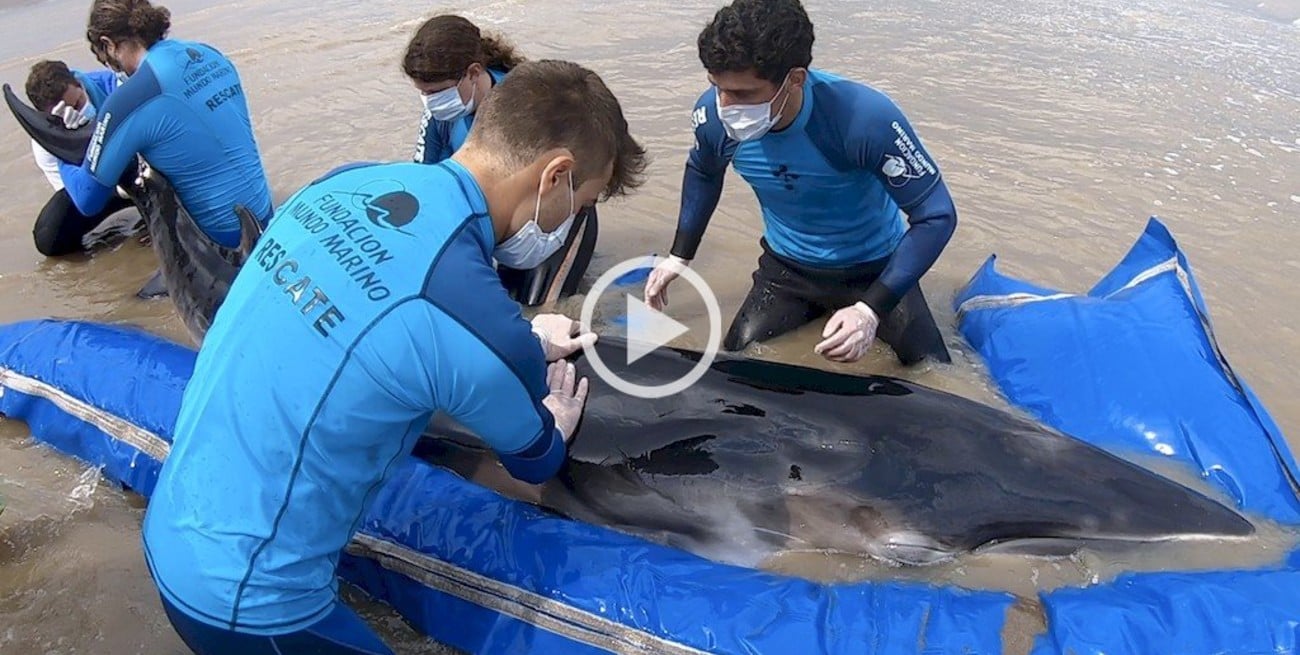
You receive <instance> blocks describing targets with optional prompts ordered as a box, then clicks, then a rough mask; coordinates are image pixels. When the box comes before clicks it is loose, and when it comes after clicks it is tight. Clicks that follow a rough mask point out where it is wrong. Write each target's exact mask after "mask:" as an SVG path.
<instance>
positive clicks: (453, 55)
mask: <svg viewBox="0 0 1300 655" xmlns="http://www.w3.org/2000/svg"><path fill="white" fill-rule="evenodd" d="M523 60H524V58H523V56H522V55H520V54H519V52H518V51H516V50H515V47H514V46H513V45H511V44H510V43H509V42H508V41H506V40H505V39H503V38H502V37H499V36H496V35H493V34H487V33H484V32H483V31H482V30H480V29H479V28H478V26H477V25H475V24H474V23H471V22H470V21H469V20H467V19H465V18H462V17H461V16H456V15H454V14H444V15H441V16H434V17H433V18H430V19H429V20H427V21H425V22H424V24H423V25H421V26H420V29H418V30H416V31H415V35H414V36H412V37H411V42H410V43H408V44H407V46H406V55H405V56H404V57H403V58H402V72H404V73H406V76H407V77H409V78H411V79H413V80H415V81H417V82H426V83H435V82H442V81H445V80H458V79H460V78H461V76H462V75H464V74H465V69H467V68H469V66H470V64H474V63H478V64H482V65H483V67H484V68H499V69H502V70H506V71H508V70H510V69H512V68H514V67H515V66H518V65H519V64H520V62H522V61H523Z"/></svg>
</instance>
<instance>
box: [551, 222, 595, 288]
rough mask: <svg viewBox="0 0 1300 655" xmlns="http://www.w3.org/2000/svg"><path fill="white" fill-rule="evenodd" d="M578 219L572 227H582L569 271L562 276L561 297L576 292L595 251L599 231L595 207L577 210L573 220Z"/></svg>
mask: <svg viewBox="0 0 1300 655" xmlns="http://www.w3.org/2000/svg"><path fill="white" fill-rule="evenodd" d="M579 221H581V223H580V225H575V226H574V227H581V228H582V237H581V240H580V241H579V242H578V246H577V248H578V252H577V253H576V254H574V256H573V261H572V262H571V263H570V264H569V271H568V273H566V274H565V276H564V284H563V286H561V287H560V297H561V298H564V297H567V296H572V295H573V294H575V293H577V292H578V284H579V283H581V282H582V276H584V275H586V274H587V267H588V266H590V265H591V256H592V255H593V254H595V252H596V237H597V236H598V235H599V233H600V226H599V225H597V220H596V208H595V207H589V208H586V209H584V210H583V211H581V212H579V214H578V218H577V219H575V221H574V222H575V223H576V222H579Z"/></svg>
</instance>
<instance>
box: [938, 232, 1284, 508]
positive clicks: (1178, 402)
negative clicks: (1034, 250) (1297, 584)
mask: <svg viewBox="0 0 1300 655" xmlns="http://www.w3.org/2000/svg"><path fill="white" fill-rule="evenodd" d="M995 262H996V257H990V258H989V259H988V260H987V261H986V262H985V263H984V265H983V267H981V268H980V269H979V271H978V272H976V274H975V275H974V277H973V278H972V279H971V281H970V283H969V284H968V285H967V287H966V288H965V289H964V290H962V292H961V293H960V294H958V296H957V298H956V301H955V304H956V307H957V312H958V322H959V326H960V330H961V333H962V335H963V336H964V337H965V338H966V340H967V341H968V342H970V344H971V345H973V346H974V347H975V349H976V350H977V351H979V353H980V355H981V356H982V357H983V359H984V360H985V362H987V364H988V368H989V372H990V374H991V375H992V377H993V380H994V381H995V382H996V383H997V385H998V387H999V388H1000V389H1001V390H1002V393H1004V394H1005V395H1006V397H1007V398H1008V399H1010V401H1011V402H1012V403H1014V404H1016V405H1017V406H1019V407H1022V408H1024V409H1025V410H1027V411H1028V412H1029V413H1030V414H1032V415H1033V416H1035V417H1036V418H1038V419H1039V420H1041V421H1043V422H1044V423H1046V424H1048V425H1051V426H1052V427H1055V428H1057V429H1059V430H1061V431H1063V432H1065V433H1066V434H1070V435H1072V436H1075V437H1077V438H1079V439H1082V440H1084V441H1087V442H1089V443H1092V444H1094V445H1098V446H1101V447H1103V448H1106V449H1108V450H1111V451H1112V452H1114V453H1115V454H1117V455H1120V456H1127V457H1132V456H1133V455H1134V454H1138V453H1140V454H1147V455H1160V456H1164V457H1168V458H1171V459H1175V460H1178V461H1180V462H1182V463H1184V464H1186V465H1187V466H1190V467H1192V468H1193V470H1195V471H1196V472H1198V473H1200V474H1201V475H1202V476H1204V477H1206V478H1208V479H1209V481H1210V482H1211V483H1212V484H1213V485H1214V486H1216V487H1218V488H1219V489H1221V490H1222V491H1223V492H1224V493H1227V494H1228V495H1229V496H1231V497H1232V499H1233V500H1235V501H1236V503H1237V505H1238V507H1240V508H1242V509H1245V510H1246V511H1248V512H1252V513H1256V514H1264V515H1266V516H1268V517H1270V518H1272V519H1274V520H1276V521H1279V522H1282V523H1288V524H1293V525H1294V524H1300V499H1297V496H1296V485H1297V480H1300V472H1298V470H1297V467H1296V463H1295V459H1294V458H1293V457H1292V456H1291V453H1290V451H1289V450H1288V448H1287V446H1286V441H1285V439H1283V437H1282V433H1281V430H1280V429H1278V426H1277V424H1276V423H1274V422H1273V419H1272V418H1271V417H1270V416H1269V414H1268V412H1267V411H1266V410H1265V409H1264V407H1263V406H1262V405H1261V404H1260V402H1259V399H1258V398H1256V397H1255V394H1254V393H1253V392H1252V391H1251V390H1250V387H1249V386H1247V384H1246V382H1245V381H1244V380H1242V379H1241V378H1240V377H1239V376H1237V375H1236V374H1235V373H1234V372H1233V370H1232V368H1231V367H1230V366H1229V365H1228V362H1227V360H1226V359H1224V357H1223V354H1222V353H1221V352H1220V350H1219V348H1218V346H1217V344H1216V343H1215V341H1214V334H1213V331H1212V329H1211V326H1210V318H1209V311H1208V310H1207V309H1206V307H1205V301H1204V299H1203V298H1202V297H1201V293H1200V290H1199V289H1198V287H1197V286H1196V280H1195V278H1194V277H1193V276H1192V271H1191V267H1190V266H1189V265H1188V263H1187V259H1186V257H1185V256H1184V255H1183V253H1182V251H1180V250H1179V249H1178V245H1177V244H1176V243H1175V242H1174V238H1173V236H1171V235H1170V234H1169V231H1168V230H1167V229H1165V226H1164V225H1162V224H1161V223H1160V222H1159V221H1158V220H1156V219H1155V218H1152V219H1151V220H1150V222H1149V223H1148V224H1147V228H1146V231H1145V232H1144V233H1143V235H1142V237H1141V238H1140V239H1138V241H1137V243H1136V244H1135V245H1134V246H1133V249H1132V250H1130V251H1129V253H1128V255H1127V256H1125V257H1124V260H1123V261H1121V262H1120V263H1119V265H1117V266H1116V267H1115V269H1114V270H1112V271H1111V272H1110V274H1108V275H1107V276H1106V277H1105V278H1103V279H1102V280H1101V281H1100V282H1098V283H1097V285H1096V286H1095V287H1093V288H1092V290H1090V291H1089V292H1088V293H1087V294H1084V295H1075V294H1069V293H1064V292H1061V291H1057V290H1055V289H1046V288H1043V287H1040V286H1036V285H1034V284H1032V283H1029V282H1025V281H1022V280H1017V279H1015V278H1011V277H1007V276H1005V275H1002V274H1001V273H999V272H997V271H996V270H995V267H994V264H995Z"/></svg>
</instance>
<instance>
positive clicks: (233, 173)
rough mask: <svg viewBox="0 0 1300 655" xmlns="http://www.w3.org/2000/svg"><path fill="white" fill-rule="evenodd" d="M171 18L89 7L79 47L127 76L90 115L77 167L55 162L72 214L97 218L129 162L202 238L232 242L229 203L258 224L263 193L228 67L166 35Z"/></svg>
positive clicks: (268, 210) (115, 1) (150, 8)
mask: <svg viewBox="0 0 1300 655" xmlns="http://www.w3.org/2000/svg"><path fill="white" fill-rule="evenodd" d="M170 28H171V13H170V12H169V11H168V10H167V8H166V7H161V6H155V5H152V4H150V3H149V2H148V0H95V1H94V3H93V4H92V5H91V9H90V19H89V25H88V27H87V29H86V40H87V41H89V42H90V50H91V52H92V53H94V54H95V57H96V58H97V59H99V61H100V62H101V63H103V64H104V65H106V66H108V67H109V68H112V69H113V70H114V71H118V72H121V73H125V74H126V75H127V76H128V77H127V79H126V81H125V82H123V83H122V84H121V86H119V87H118V88H117V89H116V90H115V91H114V92H113V94H112V95H110V96H109V97H108V100H107V101H106V102H105V103H104V107H103V108H101V109H100V110H99V112H98V116H97V119H96V124H95V129H94V134H93V136H92V138H91V142H90V146H89V148H88V149H87V150H86V158H85V161H84V162H83V163H82V164H81V166H72V165H70V164H67V163H61V164H60V167H59V169H60V175H61V177H62V178H63V182H64V187H65V188H66V189H67V191H68V195H69V196H71V198H72V201H73V203H74V204H75V205H76V207H77V210H78V211H80V212H81V213H82V214H85V215H92V214H95V213H97V212H99V211H100V210H101V209H102V208H103V207H104V206H105V204H106V203H107V202H108V200H109V198H110V197H111V196H112V195H113V189H114V187H115V186H116V185H117V184H118V183H119V180H121V179H123V178H124V177H127V178H129V179H134V177H135V175H134V174H135V168H134V167H133V166H132V164H134V163H135V160H136V155H140V156H141V157H143V158H144V160H145V163H146V165H148V166H149V167H151V168H153V169H155V170H157V171H158V172H159V173H161V174H162V175H164V176H166V177H167V178H168V180H170V182H171V184H172V186H173V187H174V188H175V189H176V194H177V196H178V197H179V199H180V202H181V204H182V205H183V206H184V207H185V209H186V210H187V211H188V212H189V214H190V215H191V216H192V217H193V218H194V221H195V222H196V223H198V226H199V228H200V229H202V230H203V231H204V232H205V233H206V234H207V235H208V236H209V237H211V238H212V239H213V240H214V241H216V242H217V243H220V244H222V245H224V246H227V247H235V246H238V245H239V237H240V234H239V232H240V230H239V219H238V216H237V214H236V213H235V208H236V207H237V206H242V207H244V208H245V209H247V210H248V211H249V212H251V213H252V214H253V215H254V216H255V217H257V218H258V220H260V221H261V222H262V223H266V222H268V221H269V220H270V218H271V214H272V206H271V189H270V184H269V183H268V182H267V178H266V172H265V171H264V170H263V168H262V160H261V155H260V153H259V152H258V147H257V142H256V140H255V139H254V137H253V129H252V124H251V121H250V119H249V116H248V104H247V102H246V101H245V97H244V88H243V85H242V84H241V82H240V78H239V73H238V71H237V70H236V69H235V66H234V64H232V63H231V62H230V60H229V59H227V58H226V56H225V55H223V54H222V53H221V52H219V51H218V50H217V49H216V48H213V47H212V46H209V45H206V44H203V43H199V42H196V41H183V40H180V39H172V38H168V37H167V32H168V30H169V29H170Z"/></svg>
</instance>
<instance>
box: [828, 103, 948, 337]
mask: <svg viewBox="0 0 1300 655" xmlns="http://www.w3.org/2000/svg"><path fill="white" fill-rule="evenodd" d="M856 104H857V106H856V107H855V110H854V111H853V118H852V120H851V121H850V125H851V129H850V130H848V133H847V137H848V138H847V140H848V142H849V143H848V144H847V147H848V151H849V153H850V155H851V156H852V157H853V158H854V160H855V163H856V164H857V165H859V166H862V167H864V168H867V169H868V170H870V171H871V172H872V173H873V174H874V175H875V176H876V178H877V179H879V180H880V183H881V184H882V185H884V187H885V188H886V189H887V190H888V192H889V195H890V197H892V198H893V199H894V202H895V203H896V204H897V205H898V207H899V209H901V210H903V213H905V214H907V222H908V229H907V232H906V233H905V234H904V235H903V239H902V241H901V242H900V243H899V245H898V248H897V249H896V250H895V251H894V254H893V256H892V257H890V259H889V263H888V264H887V265H886V266H885V270H884V271H883V272H882V273H881V275H880V277H879V278H878V279H877V280H876V281H875V282H874V283H873V284H872V285H871V286H870V287H869V288H868V289H867V291H866V292H865V293H864V294H863V298H862V301H863V302H865V303H866V304H867V305H868V306H870V307H871V308H872V309H873V310H874V311H875V312H876V314H877V315H878V316H880V317H882V318H883V317H884V316H885V314H887V313H889V312H891V311H893V309H894V307H896V306H897V305H898V302H899V300H900V299H901V298H902V297H903V295H904V294H906V293H907V292H908V291H910V290H911V289H912V287H914V286H915V285H916V284H917V283H918V282H919V281H920V279H921V276H923V275H925V273H926V272H927V271H929V270H930V267H931V266H933V265H934V262H935V261H936V260H938V258H939V255H940V253H942V252H943V249H944V248H945V247H946V246H947V245H948V240H949V239H950V238H952V234H953V231H954V230H955V229H956V227H957V209H956V207H955V206H954V204H953V201H952V196H951V195H950V194H949V192H948V187H947V185H946V184H944V181H943V177H942V175H941V173H940V171H939V168H938V165H937V164H936V163H935V162H934V158H933V157H931V156H930V153H929V152H927V151H926V150H925V146H923V145H922V144H921V140H920V138H919V137H917V135H916V131H915V130H914V129H913V128H912V126H911V124H910V123H909V122H908V120H907V117H905V116H904V115H903V112H902V110H901V109H899V107H898V105H896V104H895V103H894V102H893V101H892V100H890V99H889V97H887V96H885V95H884V94H882V93H879V92H869V93H864V94H863V96H862V97H861V98H860V99H859V102H858V103H856Z"/></svg>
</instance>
